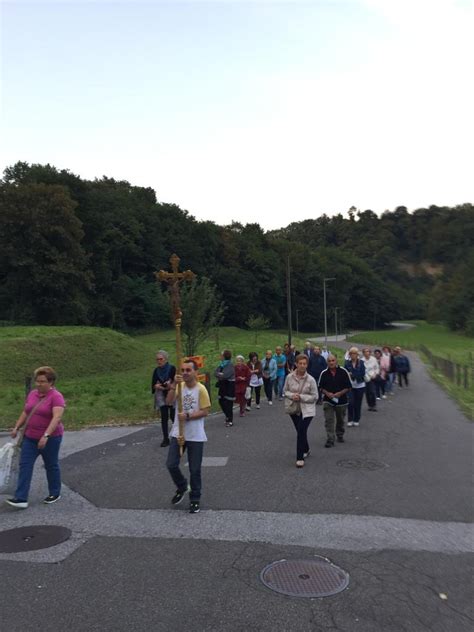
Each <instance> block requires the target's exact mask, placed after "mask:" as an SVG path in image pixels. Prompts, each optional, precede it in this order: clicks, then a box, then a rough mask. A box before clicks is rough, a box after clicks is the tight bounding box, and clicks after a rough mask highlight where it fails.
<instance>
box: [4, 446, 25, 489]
mask: <svg viewBox="0 0 474 632" xmlns="http://www.w3.org/2000/svg"><path fill="white" fill-rule="evenodd" d="M19 461H20V449H19V448H18V446H17V444H16V443H6V444H5V445H4V446H3V447H1V448H0V494H10V493H13V492H14V491H15V489H14V488H15V486H16V480H17V474H18V466H19Z"/></svg>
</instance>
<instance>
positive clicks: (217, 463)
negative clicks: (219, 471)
mask: <svg viewBox="0 0 474 632" xmlns="http://www.w3.org/2000/svg"><path fill="white" fill-rule="evenodd" d="M228 460H229V457H228V456H203V457H202V467H224V466H225V465H227V461H228ZM185 465H186V466H189V463H185Z"/></svg>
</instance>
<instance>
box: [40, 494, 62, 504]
mask: <svg viewBox="0 0 474 632" xmlns="http://www.w3.org/2000/svg"><path fill="white" fill-rule="evenodd" d="M60 498H61V496H59V495H58V496H51V495H50V496H46V498H45V499H44V500H43V502H44V503H45V504H46V505H52V504H53V503H55V502H56V501H57V500H59V499H60Z"/></svg>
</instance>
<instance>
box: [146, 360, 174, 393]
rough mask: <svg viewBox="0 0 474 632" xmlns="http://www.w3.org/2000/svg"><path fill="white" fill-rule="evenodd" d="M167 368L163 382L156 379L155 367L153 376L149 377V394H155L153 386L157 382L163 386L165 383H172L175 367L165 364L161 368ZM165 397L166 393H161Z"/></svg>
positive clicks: (156, 371) (157, 370)
mask: <svg viewBox="0 0 474 632" xmlns="http://www.w3.org/2000/svg"><path fill="white" fill-rule="evenodd" d="M165 367H167V368H168V371H167V377H166V379H165V380H160V378H159V377H158V373H159V368H158V367H156V368H155V370H154V371H153V375H152V377H151V392H152V393H154V392H155V384H156V383H157V382H159V383H160V384H165V382H168V381H169V382H170V383H171V382H172V381H173V380H174V378H175V375H176V367H175V366H173V365H172V364H168V363H166V364H165V366H164V367H163V368H165ZM163 392H164V393H165V395H166V391H163Z"/></svg>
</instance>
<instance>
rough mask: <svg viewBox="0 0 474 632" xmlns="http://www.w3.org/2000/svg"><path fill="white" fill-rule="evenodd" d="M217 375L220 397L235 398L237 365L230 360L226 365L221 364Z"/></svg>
mask: <svg viewBox="0 0 474 632" xmlns="http://www.w3.org/2000/svg"><path fill="white" fill-rule="evenodd" d="M215 375H216V377H217V385H216V386H217V388H218V392H219V399H229V400H231V401H233V400H234V399H235V367H234V365H233V364H232V362H230V363H229V364H227V365H226V366H225V367H223V366H222V365H219V366H218V367H217V369H216V373H215Z"/></svg>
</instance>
